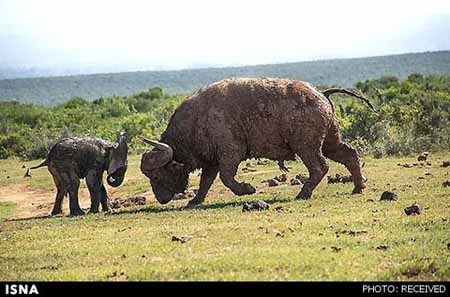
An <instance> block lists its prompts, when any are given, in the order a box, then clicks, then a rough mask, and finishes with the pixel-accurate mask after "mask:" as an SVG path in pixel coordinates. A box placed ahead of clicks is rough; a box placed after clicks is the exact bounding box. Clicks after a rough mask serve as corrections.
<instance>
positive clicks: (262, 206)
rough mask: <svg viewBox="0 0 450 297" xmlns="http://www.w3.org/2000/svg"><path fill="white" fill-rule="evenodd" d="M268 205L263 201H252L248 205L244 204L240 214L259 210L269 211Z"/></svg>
mask: <svg viewBox="0 0 450 297" xmlns="http://www.w3.org/2000/svg"><path fill="white" fill-rule="evenodd" d="M269 207H270V206H269V204H268V203H267V202H265V201H262V200H255V201H252V202H250V203H247V202H245V203H244V205H243V206H242V212H245V211H254V210H257V211H260V210H266V209H269Z"/></svg>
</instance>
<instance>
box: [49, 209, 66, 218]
mask: <svg viewBox="0 0 450 297" xmlns="http://www.w3.org/2000/svg"><path fill="white" fill-rule="evenodd" d="M62 214H63V212H62V210H61V209H59V210H52V213H51V215H52V216H59V215H62Z"/></svg>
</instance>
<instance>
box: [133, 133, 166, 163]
mask: <svg viewBox="0 0 450 297" xmlns="http://www.w3.org/2000/svg"><path fill="white" fill-rule="evenodd" d="M139 138H140V139H141V140H142V141H143V142H145V143H147V144H150V145H153V146H154V147H155V148H157V149H158V150H160V151H163V152H167V155H168V158H169V159H170V160H172V157H173V150H172V148H171V147H170V145H167V144H165V143H163V142H159V141H153V140H150V139H147V138H145V137H143V136H139Z"/></svg>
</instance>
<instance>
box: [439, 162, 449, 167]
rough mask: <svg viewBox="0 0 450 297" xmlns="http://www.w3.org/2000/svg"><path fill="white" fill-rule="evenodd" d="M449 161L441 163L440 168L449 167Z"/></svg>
mask: <svg viewBox="0 0 450 297" xmlns="http://www.w3.org/2000/svg"><path fill="white" fill-rule="evenodd" d="M449 166H450V161H443V162H442V165H441V167H449Z"/></svg>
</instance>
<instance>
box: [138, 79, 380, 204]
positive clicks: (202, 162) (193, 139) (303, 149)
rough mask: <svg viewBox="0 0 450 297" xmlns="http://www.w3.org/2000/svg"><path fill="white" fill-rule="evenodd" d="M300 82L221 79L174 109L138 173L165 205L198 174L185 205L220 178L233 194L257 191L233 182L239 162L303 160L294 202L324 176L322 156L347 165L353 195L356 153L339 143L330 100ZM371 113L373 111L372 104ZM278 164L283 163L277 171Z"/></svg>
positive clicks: (358, 187) (358, 188) (358, 179)
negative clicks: (304, 174) (301, 181)
mask: <svg viewBox="0 0 450 297" xmlns="http://www.w3.org/2000/svg"><path fill="white" fill-rule="evenodd" d="M333 93H346V94H348V95H351V96H355V97H358V98H360V99H363V100H365V101H366V102H367V103H368V104H369V106H370V107H372V106H371V105H370V102H368V101H367V100H366V99H365V98H364V97H361V96H359V95H357V94H355V93H354V92H352V91H350V90H345V89H329V90H327V91H325V92H323V93H321V92H319V91H317V90H316V89H315V88H314V87H313V86H312V85H310V84H309V83H306V82H303V81H297V80H289V79H278V78H255V79H253V78H239V79H226V80H222V81H219V82H216V83H214V84H211V85H209V86H207V87H205V88H202V89H200V90H199V91H197V92H196V93H194V94H193V95H192V96H190V97H189V98H188V99H186V100H185V101H183V103H182V104H181V105H180V106H179V107H178V108H177V109H176V110H175V112H174V114H173V115H172V117H171V119H170V121H169V124H168V126H167V129H166V130H165V131H164V133H163V134H162V136H161V139H160V140H159V141H152V140H148V139H145V138H143V140H144V141H145V142H147V143H149V144H151V145H153V146H154V148H153V150H151V151H147V152H145V153H144V154H143V156H142V160H141V171H142V173H143V174H145V175H146V176H147V177H148V178H149V180H150V184H151V187H152V189H153V192H154V194H155V196H156V199H157V200H158V201H159V202H160V203H162V204H166V203H168V202H169V201H171V200H172V199H173V197H174V195H175V194H176V193H181V192H184V191H185V190H186V188H187V185H188V178H189V173H190V172H192V171H194V170H195V169H200V168H201V169H202V173H201V179H200V188H199V190H198V192H197V194H196V196H195V198H194V199H192V200H191V201H190V202H189V204H188V207H191V206H194V205H197V204H200V203H202V202H203V201H204V200H205V197H206V194H207V192H208V190H209V188H210V187H211V185H212V183H213V181H214V179H215V178H216V176H217V173H219V176H220V179H221V180H222V182H223V183H224V184H225V186H227V187H228V188H229V189H230V190H231V191H232V192H233V193H234V194H236V195H239V196H240V195H248V194H253V193H255V191H256V190H255V188H254V187H253V186H252V185H250V184H248V183H243V182H239V181H237V180H236V179H235V175H236V172H237V170H238V166H239V163H240V162H241V161H243V160H246V159H249V158H267V159H271V160H275V161H278V162H279V164H283V161H285V160H294V159H295V157H296V155H297V156H298V157H300V158H301V160H302V161H303V163H304V164H305V166H306V167H307V169H308V171H309V179H308V180H307V181H306V182H305V184H304V185H303V187H302V189H301V191H300V193H299V194H298V195H297V199H309V198H310V197H311V194H312V191H313V190H314V188H316V186H317V185H318V184H319V182H320V181H321V180H322V178H323V177H324V176H325V174H326V173H327V171H328V164H327V161H326V159H325V157H326V158H329V159H331V160H334V161H336V162H339V163H342V164H344V165H345V166H346V167H347V169H348V170H349V171H350V173H351V174H352V177H353V183H354V189H353V193H361V192H362V190H363V189H364V188H365V185H364V177H363V176H362V173H361V166H360V161H359V158H358V154H357V152H356V151H355V149H353V148H352V147H351V146H350V145H348V144H346V143H344V142H342V139H341V136H340V133H339V124H338V120H337V119H336V115H335V113H334V106H333V103H332V102H331V100H330V98H329V96H330V95H331V94H333ZM372 108H373V107H372ZM280 167H281V166H280Z"/></svg>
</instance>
